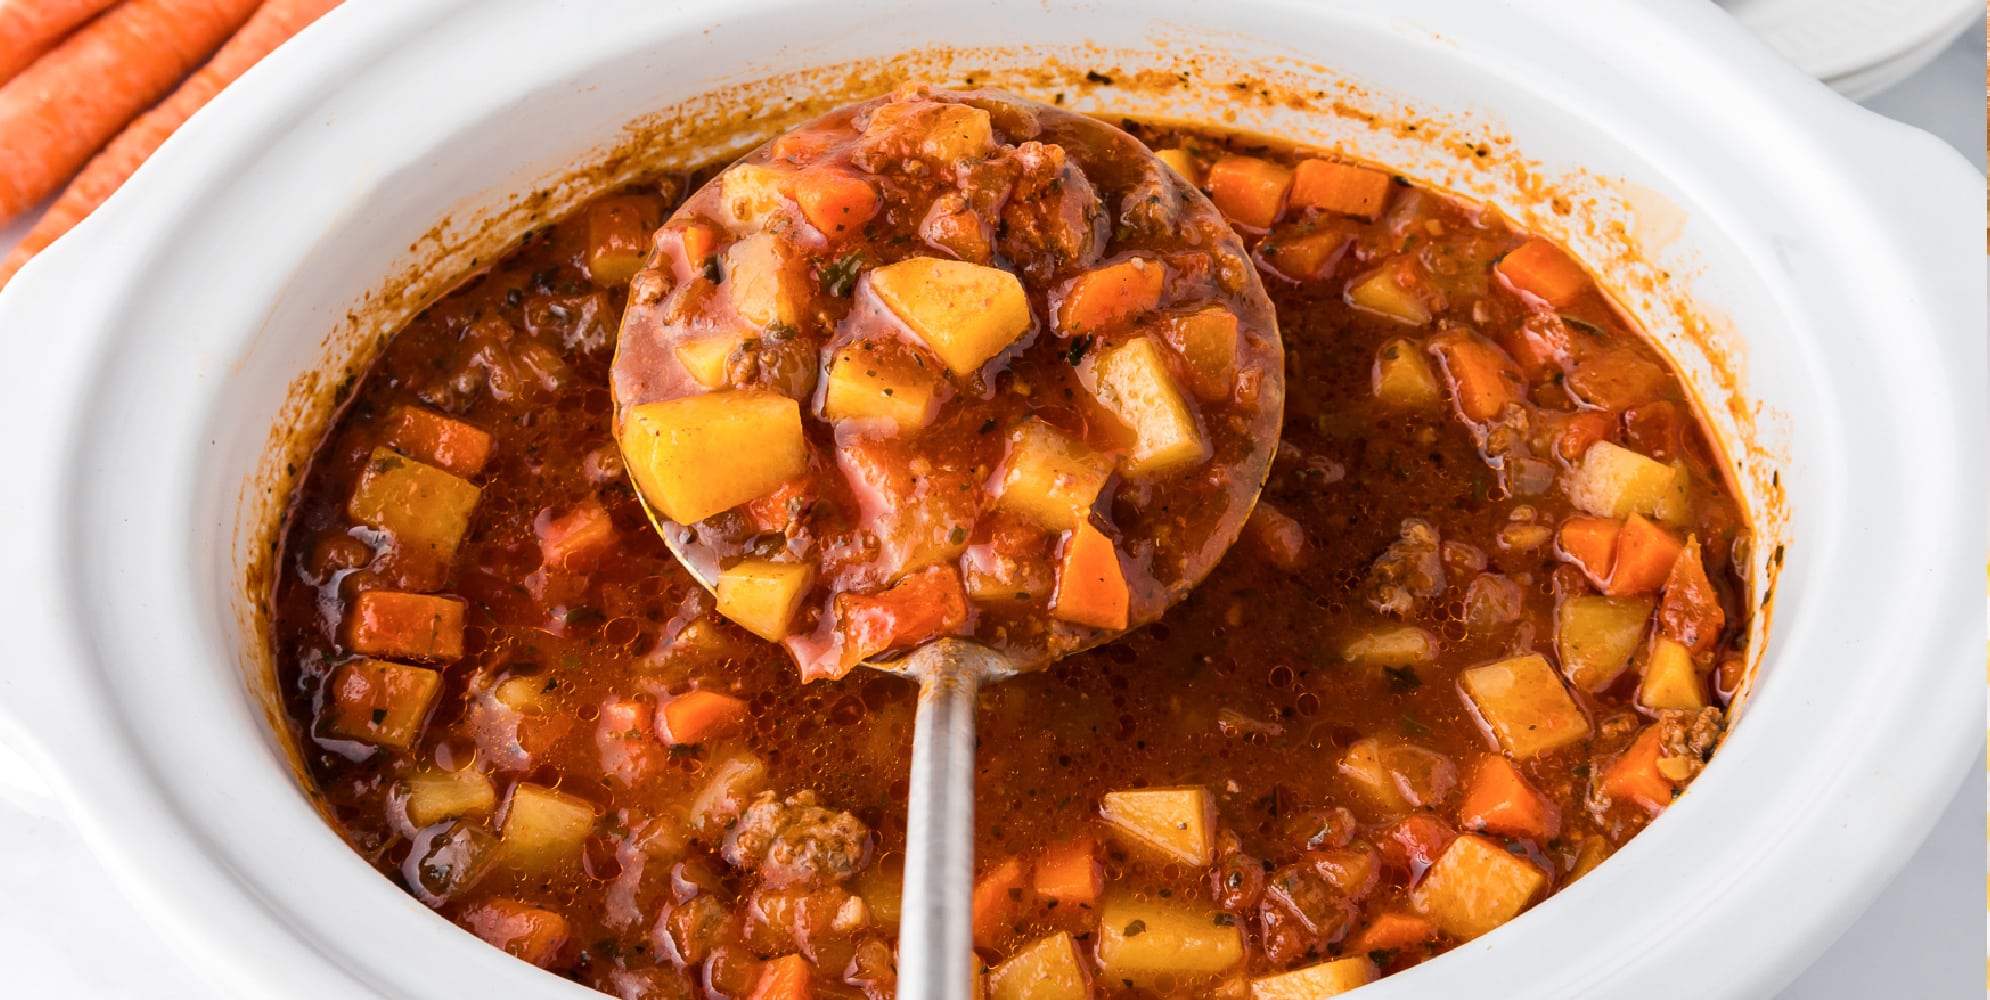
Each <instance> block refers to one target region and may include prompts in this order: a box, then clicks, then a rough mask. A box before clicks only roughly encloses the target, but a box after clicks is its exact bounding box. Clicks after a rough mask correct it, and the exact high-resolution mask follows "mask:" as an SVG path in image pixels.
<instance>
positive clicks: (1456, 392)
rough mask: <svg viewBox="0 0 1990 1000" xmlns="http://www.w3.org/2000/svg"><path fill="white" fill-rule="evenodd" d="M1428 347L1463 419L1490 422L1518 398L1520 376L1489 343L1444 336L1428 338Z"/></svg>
mask: <svg viewBox="0 0 1990 1000" xmlns="http://www.w3.org/2000/svg"><path fill="white" fill-rule="evenodd" d="M1430 346H1431V348H1432V349H1433V350H1435V351H1436V352H1437V357H1438V360H1440V361H1442V362H1444V374H1445V376H1446V377H1447V378H1449V379H1450V380H1451V395H1452V396H1453V397H1455V398H1456V399H1457V400H1458V411H1459V412H1460V413H1463V414H1464V415H1465V419H1466V420H1471V421H1475V422H1484V421H1487V420H1491V419H1492V418H1494V417H1497V416H1499V411H1501V410H1503V409H1505V408H1506V404H1508V403H1510V402H1513V401H1514V400H1515V399H1518V398H1519V396H1520V390H1521V388H1522V383H1521V380H1520V373H1519V372H1518V371H1516V370H1514V367H1513V362H1512V361H1510V360H1508V359H1507V357H1506V352H1504V351H1502V350H1500V349H1499V348H1497V347H1494V346H1493V345H1492V343H1491V342H1490V341H1486V340H1482V339H1480V338H1478V337H1475V336H1473V335H1472V334H1469V333H1455V334H1454V333H1446V334H1439V335H1438V336H1436V337H1433V338H1431V342H1430Z"/></svg>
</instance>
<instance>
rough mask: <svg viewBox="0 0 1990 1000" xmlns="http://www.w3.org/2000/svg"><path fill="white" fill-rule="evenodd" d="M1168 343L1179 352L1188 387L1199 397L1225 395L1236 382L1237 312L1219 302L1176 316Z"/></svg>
mask: <svg viewBox="0 0 1990 1000" xmlns="http://www.w3.org/2000/svg"><path fill="white" fill-rule="evenodd" d="M1167 338H1168V346H1170V347H1173V348H1174V349H1175V353H1177V354H1180V355H1181V356H1182V362H1183V364H1184V366H1185V367H1186V368H1187V369H1188V383H1189V388H1190V389H1192V390H1194V391H1195V394H1196V395H1197V396H1198V397H1200V398H1202V399H1209V400H1219V399H1229V398H1230V395H1231V393H1232V392H1233V391H1234V389H1235V387H1236V384H1237V314H1235V313H1233V312H1231V311H1230V310H1228V309H1225V308H1223V307H1221V306H1211V307H1210V308H1208V309H1203V310H1199V311H1197V312H1192V313H1189V314H1188V315H1186V316H1176V317H1175V318H1174V319H1173V320H1171V321H1170V322H1169V323H1168V329H1167Z"/></svg>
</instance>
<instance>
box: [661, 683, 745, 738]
mask: <svg viewBox="0 0 1990 1000" xmlns="http://www.w3.org/2000/svg"><path fill="white" fill-rule="evenodd" d="M657 718H658V720H659V721H660V722H661V723H662V727H661V728H662V730H663V732H662V734H661V735H662V736H663V741H664V742H665V743H668V744H670V745H671V746H682V745H684V744H687V743H703V742H705V741H706V740H709V739H711V738H713V737H715V736H718V735H719V734H720V733H723V732H725V731H726V730H727V729H730V728H732V727H733V726H735V725H738V724H739V721H740V720H741V719H744V718H746V702H744V701H741V700H739V699H738V698H735V697H733V696H731V695H729V694H720V693H718V692H717V691H686V692H684V693H683V694H680V695H678V696H677V697H675V698H672V699H670V700H669V701H667V702H664V703H663V708H662V709H660V710H658V712H657Z"/></svg>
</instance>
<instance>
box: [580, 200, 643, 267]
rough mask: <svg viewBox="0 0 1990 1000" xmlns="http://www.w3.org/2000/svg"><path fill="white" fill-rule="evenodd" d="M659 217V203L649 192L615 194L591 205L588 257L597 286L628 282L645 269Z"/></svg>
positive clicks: (588, 223) (589, 211) (588, 217)
mask: <svg viewBox="0 0 1990 1000" xmlns="http://www.w3.org/2000/svg"><path fill="white" fill-rule="evenodd" d="M656 216H657V207H656V202H655V201H654V200H653V199H652V198H651V197H649V196H647V195H640V194H623V195H615V196H613V197H609V198H603V199H601V200H600V201H597V202H595V203H593V204H592V205H589V206H587V252H586V255H585V256H586V260H587V273H588V276H589V277H590V278H592V279H593V280H594V283H595V284H596V285H599V286H601V287H602V288H613V287H615V286H617V285H626V284H628V283H629V279H630V278H632V277H634V276H635V273H636V272H637V271H640V270H642V269H643V263H644V262H645V261H646V260H648V258H649V252H650V234H651V233H653V232H655V230H656V225H657V218H656Z"/></svg>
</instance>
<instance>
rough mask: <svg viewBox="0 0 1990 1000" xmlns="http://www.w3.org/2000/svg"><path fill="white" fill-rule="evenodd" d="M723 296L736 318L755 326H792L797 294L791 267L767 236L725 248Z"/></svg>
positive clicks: (797, 306)
mask: <svg viewBox="0 0 1990 1000" xmlns="http://www.w3.org/2000/svg"><path fill="white" fill-rule="evenodd" d="M725 258H726V261H725V275H726V280H725V290H726V297H727V298H729V299H731V300H732V307H733V309H735V310H737V311H738V312H739V315H740V318H742V319H744V320H746V321H747V322H748V323H751V324H753V325H754V326H758V327H763V328H764V327H771V326H773V325H775V324H777V323H781V324H786V325H788V326H794V325H795V323H796V322H798V321H799V319H800V317H801V298H802V296H801V292H800V289H799V286H798V284H797V281H796V276H795V273H794V268H793V266H792V265H791V264H789V262H788V260H787V258H786V257H784V256H783V255H782V254H781V247H780V244H779V243H778V242H777V241H776V240H775V238H774V237H773V236H772V235H771V234H768V233H755V234H753V235H752V236H748V237H746V238H745V239H742V240H740V241H739V242H737V243H734V244H733V245H732V246H729V247H727V248H726V253H725Z"/></svg>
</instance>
